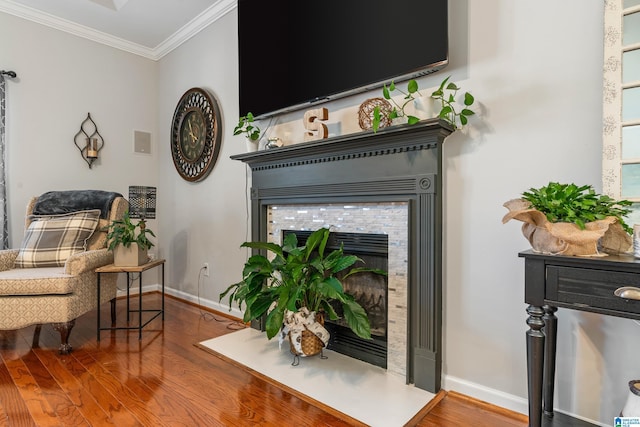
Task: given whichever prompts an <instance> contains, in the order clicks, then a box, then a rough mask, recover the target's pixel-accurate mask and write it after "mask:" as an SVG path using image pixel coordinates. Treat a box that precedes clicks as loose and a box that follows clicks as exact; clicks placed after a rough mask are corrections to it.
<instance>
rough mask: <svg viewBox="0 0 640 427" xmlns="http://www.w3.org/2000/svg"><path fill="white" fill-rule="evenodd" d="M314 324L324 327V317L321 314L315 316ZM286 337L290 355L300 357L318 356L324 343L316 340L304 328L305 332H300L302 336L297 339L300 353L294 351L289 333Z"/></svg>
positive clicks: (312, 334)
mask: <svg viewBox="0 0 640 427" xmlns="http://www.w3.org/2000/svg"><path fill="white" fill-rule="evenodd" d="M316 322H317V323H319V324H321V325H323V326H324V315H323V314H322V313H318V314H316ZM288 336H289V349H290V350H291V354H295V355H297V356H302V357H307V356H315V355H316V354H320V352H321V351H322V349H323V348H324V343H323V342H322V340H321V339H320V338H318V336H317V335H316V334H314V333H313V332H311V331H310V330H309V329H308V328H307V327H306V326H305V330H304V331H302V334H301V335H299V336H298V338H297V339H299V340H300V347H301V348H302V351H301V352H298V351H297V350H296V347H295V345H294V344H293V342H292V341H291V340H292V338H291V332H289V334H288Z"/></svg>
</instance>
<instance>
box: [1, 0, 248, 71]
mask: <svg viewBox="0 0 640 427" xmlns="http://www.w3.org/2000/svg"><path fill="white" fill-rule="evenodd" d="M236 6H237V3H236V0H218V1H216V2H215V3H214V4H212V5H211V6H210V7H209V8H208V9H206V10H204V11H203V12H202V13H200V14H199V15H198V16H196V17H195V18H193V19H192V20H191V21H190V22H188V23H187V24H185V25H184V26H183V27H182V28H180V29H179V30H178V31H176V32H175V33H174V34H172V35H171V36H170V37H168V38H167V39H166V40H165V41H163V42H162V43H160V44H159V45H158V46H156V47H155V48H153V49H150V48H148V47H146V46H142V45H140V44H137V43H132V42H130V41H128V40H124V39H122V38H120V37H115V36H113V35H111V34H107V33H104V32H102V31H98V30H95V29H93V28H89V27H86V26H84V25H81V24H77V23H75V22H72V21H69V20H66V19H63V18H59V17H57V16H54V15H51V14H49V13H46V12H42V11H40V10H37V9H34V8H32V7H29V6H25V5H22V4H20V3H16V2H15V1H13V0H0V12H5V13H8V14H10V15H13V16H17V17H19V18H23V19H26V20H28V21H32V22H35V23H37V24H41V25H45V26H47V27H50V28H54V29H56V30H60V31H64V32H66V33H69V34H73V35H75V36H78V37H82V38H85V39H88V40H91V41H94V42H96V43H101V44H104V45H107V46H110V47H113V48H115V49H120V50H123V51H125V52H129V53H133V54H134V55H139V56H142V57H144V58H147V59H151V60H154V61H158V60H159V59H161V58H162V57H163V56H165V55H166V54H168V53H169V52H171V51H172V50H174V49H176V48H177V47H178V46H180V45H181V44H182V43H184V42H186V41H187V40H189V39H190V38H191V37H193V36H195V35H196V34H198V33H199V32H200V31H202V30H203V29H205V28H206V27H207V26H209V25H210V24H212V23H214V22H215V21H217V20H218V19H220V18H222V17H223V16H224V15H226V14H227V13H228V12H230V11H231V10H233V9H235V8H236Z"/></svg>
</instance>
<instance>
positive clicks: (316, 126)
mask: <svg viewBox="0 0 640 427" xmlns="http://www.w3.org/2000/svg"><path fill="white" fill-rule="evenodd" d="M316 119H317V120H316ZM328 119H329V110H327V109H326V108H316V109H314V110H309V111H307V112H305V113H304V118H303V119H302V121H303V122H304V128H305V129H306V130H307V131H306V132H305V133H304V141H305V142H307V141H313V140H316V139H323V138H326V137H327V136H328V135H329V131H328V129H327V125H325V124H324V123H320V120H328Z"/></svg>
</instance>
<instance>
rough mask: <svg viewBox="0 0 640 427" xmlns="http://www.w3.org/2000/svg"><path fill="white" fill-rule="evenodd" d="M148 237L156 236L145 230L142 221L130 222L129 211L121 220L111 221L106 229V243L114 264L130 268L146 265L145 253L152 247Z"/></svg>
mask: <svg viewBox="0 0 640 427" xmlns="http://www.w3.org/2000/svg"><path fill="white" fill-rule="evenodd" d="M148 236H153V237H155V236H156V235H155V234H154V233H153V231H152V230H150V229H149V228H147V225H146V222H145V220H144V219H141V220H139V221H138V222H134V221H132V220H131V218H130V217H129V211H126V212H125V213H124V216H123V217H122V219H116V220H113V221H111V223H110V224H109V225H108V229H107V242H108V244H109V246H108V248H109V250H111V251H113V258H114V264H115V265H117V266H121V267H132V266H138V265H142V264H144V263H146V262H147V261H148V259H149V257H148V256H147V251H148V250H149V249H151V248H152V247H153V246H154V244H153V242H151V240H149V237H148Z"/></svg>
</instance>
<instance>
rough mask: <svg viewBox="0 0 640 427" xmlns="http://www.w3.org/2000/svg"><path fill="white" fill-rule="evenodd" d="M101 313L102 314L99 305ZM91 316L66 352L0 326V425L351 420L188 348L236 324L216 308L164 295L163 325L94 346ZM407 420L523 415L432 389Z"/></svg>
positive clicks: (507, 420) (48, 338) (153, 299)
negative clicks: (417, 411)
mask: <svg viewBox="0 0 640 427" xmlns="http://www.w3.org/2000/svg"><path fill="white" fill-rule="evenodd" d="M159 304H160V295H159V294H158V293H152V294H148V295H145V296H144V306H145V308H152V307H156V306H159ZM124 306H125V305H124V304H123V303H122V302H121V301H119V304H118V319H119V320H120V321H122V320H124V319H125V318H126V313H125V312H124V311H125V309H124ZM101 315H102V318H103V320H105V321H107V319H108V318H109V317H108V316H109V305H108V304H106V305H104V306H103V307H102V311H101ZM95 321H96V319H95V313H89V314H87V315H85V316H82V317H81V318H79V319H78V320H77V322H76V326H75V328H74V329H73V331H72V333H71V338H70V343H71V345H72V346H73V352H72V353H71V354H70V355H67V356H61V355H59V354H58V352H57V348H58V345H59V342H60V341H59V335H58V334H57V333H56V332H55V331H53V330H52V329H51V326H48V325H47V326H44V327H43V328H42V334H41V337H40V346H39V347H37V348H32V345H31V342H32V338H33V330H34V327H28V328H24V329H21V330H18V331H0V426H11V427H22V426H107V425H114V426H127V427H129V426H154V427H155V426H171V427H173V426H189V427H193V426H352V425H361V424H358V423H355V422H353V420H350V419H349V418H348V417H345V416H342V414H340V413H338V412H336V411H332V410H331V409H328V408H321V407H317V406H314V405H312V404H310V403H307V402H306V401H305V400H303V399H300V398H298V397H296V396H295V395H293V394H290V393H287V392H286V391H284V390H283V389H281V388H279V387H277V386H276V385H273V384H271V383H270V382H268V381H264V380H262V379H260V378H259V377H257V376H254V375H252V374H251V373H250V372H247V371H245V370H244V369H241V368H239V367H236V366H234V365H231V364H229V363H227V362H224V361H223V360H222V359H219V358H217V357H215V356H212V355H211V354H209V353H207V352H205V351H203V350H201V349H199V348H197V347H196V346H194V344H196V343H198V342H200V341H203V340H206V339H209V338H213V337H215V336H220V335H223V334H227V333H230V332H233V331H234V330H235V329H237V328H238V327H242V325H238V324H237V323H236V322H235V321H233V320H231V319H228V318H225V317H224V316H222V315H220V314H217V313H210V312H207V311H203V310H201V309H199V308H198V307H195V306H193V305H191V304H188V303H185V302H183V301H180V300H177V299H174V298H171V297H167V298H166V319H165V320H164V327H163V323H162V320H160V319H156V320H154V321H152V322H151V323H150V324H149V325H147V327H146V328H145V329H144V331H143V334H142V340H140V341H139V340H138V334H137V331H130V332H129V331H114V332H110V331H103V332H102V335H101V336H102V338H101V341H100V342H99V343H98V342H97V341H96V331H95ZM134 323H135V322H134ZM390 410H392V408H390ZM410 424H411V425H415V426H418V427H427V426H467V425H469V426H471V425H473V426H474V427H483V426H487V427H489V426H491V427H502V426H504V427H511V426H526V425H527V417H526V416H523V415H521V414H516V413H513V412H510V411H507V410H503V409H501V408H497V407H494V406H491V405H488V404H486V403H483V402H479V401H476V400H473V399H470V398H468V397H466V396H463V395H460V394H457V393H453V392H450V393H446V392H441V393H440V394H439V395H438V398H437V399H436V400H435V401H434V402H432V403H431V405H430V406H428V407H426V408H425V409H424V410H423V411H421V413H420V414H419V415H418V416H416V417H415V418H414V420H413V422H412V423H410Z"/></svg>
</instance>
